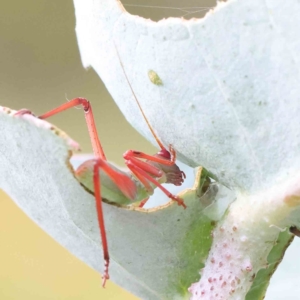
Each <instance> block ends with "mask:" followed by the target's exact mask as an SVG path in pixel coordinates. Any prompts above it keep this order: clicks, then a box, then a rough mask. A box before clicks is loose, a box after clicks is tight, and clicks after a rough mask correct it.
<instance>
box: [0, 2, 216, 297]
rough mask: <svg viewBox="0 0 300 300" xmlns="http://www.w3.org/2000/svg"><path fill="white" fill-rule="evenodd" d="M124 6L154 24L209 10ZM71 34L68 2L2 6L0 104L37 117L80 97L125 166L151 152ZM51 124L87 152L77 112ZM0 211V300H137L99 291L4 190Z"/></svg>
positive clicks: (95, 279)
mask: <svg viewBox="0 0 300 300" xmlns="http://www.w3.org/2000/svg"><path fill="white" fill-rule="evenodd" d="M122 2H123V3H124V4H131V5H126V6H125V7H126V9H127V10H128V11H129V12H130V13H133V14H138V15H141V16H143V17H146V18H151V19H152V20H159V19H161V18H164V17H169V16H173V17H181V16H184V15H185V14H187V13H188V12H189V11H191V12H193V13H191V14H188V15H186V16H185V18H192V17H201V16H203V15H204V13H205V12H206V11H207V10H202V9H201V8H200V7H209V6H213V5H214V4H215V1H204V0H194V1H192V0H186V1H184V6H185V7H199V8H195V9H185V10H184V11H183V10H179V9H177V8H178V7H182V6H183V5H182V4H181V3H182V2H183V1H179V0H176V1H175V0H169V1H167V0H166V1H162V0H160V1H159V0H157V1H154V0H144V1H141V0H140V1H137V0H126V1H125V0H123V1H122ZM132 5H133V6H132ZM135 5H138V7H137V6H135ZM156 6H160V7H164V8H159V7H156ZM74 28H75V19H74V7H73V2H72V1H59V0H52V1H46V0H27V1H2V2H1V5H0V105H1V106H8V107H10V108H13V109H16V110H17V109H21V108H28V109H30V110H32V111H33V112H35V113H36V114H38V115H39V114H42V113H44V112H46V111H48V110H50V109H52V108H54V107H56V106H58V105H60V104H62V103H64V102H65V101H66V99H72V98H74V97H78V96H81V97H86V98H88V99H89V100H90V101H91V102H92V104H93V109H94V113H95V117H96V121H97V127H98V130H99V136H100V138H101V142H102V144H103V147H104V150H105V152H106V154H107V157H108V159H109V160H111V161H114V162H115V163H117V164H119V165H123V159H122V153H123V152H125V151H126V150H127V149H136V150H141V151H145V152H148V153H154V152H156V148H155V147H153V146H152V145H150V144H149V143H148V142H147V141H145V140H144V139H143V138H142V137H141V136H140V135H139V134H138V133H137V132H136V131H135V130H134V129H133V128H131V126H130V125H128V123H127V122H126V120H125V119H124V117H123V116H122V115H121V113H120V111H119V109H118V108H117V107H116V105H115V104H114V102H113V100H112V99H111V97H110V95H109V94H108V92H107V91H106V89H105V87H104V85H103V84H102V82H101V80H100V79H99V78H98V76H97V75H96V74H95V72H94V71H93V70H91V69H90V70H88V71H86V70H85V69H83V67H82V65H81V60H80V55H79V52H78V47H77V41H76V36H75V31H74ZM51 122H52V123H54V124H55V125H57V126H58V127H59V128H61V129H63V130H64V131H66V132H67V133H68V134H69V135H70V136H71V137H72V138H73V139H75V140H76V141H77V142H79V143H80V145H81V148H82V150H83V152H91V149H92V148H91V145H90V141H89V137H88V134H87V129H86V126H85V122H84V115H83V112H82V111H81V110H79V109H72V110H71V111H67V112H64V113H63V114H60V115H58V116H55V117H53V118H51ZM24 138H26V137H24ZM37 176H38V174H37ZM0 208H1V209H0V241H1V251H0V253H1V255H0V266H1V267H0V299H31V300H35V299H135V297H134V296H131V295H130V294H129V293H127V292H125V291H123V290H122V289H121V288H119V287H116V286H115V285H113V284H112V283H110V282H109V283H108V285H107V289H105V290H103V289H102V288H101V285H100V276H99V274H98V273H96V272H95V271H93V270H91V269H90V268H89V267H87V266H85V265H84V264H83V263H81V262H80V261H79V260H77V259H76V258H74V257H73V256H72V255H70V254H69V253H68V252H67V251H66V250H65V249H63V248H62V247H61V246H59V245H58V244H56V243H55V242H54V241H53V240H52V239H51V238H49V237H48V236H47V235H46V234H45V233H43V232H42V231H41V230H40V229H39V228H38V227H37V226H35V225H34V224H33V222H31V221H30V220H29V219H28V218H27V217H26V216H25V215H24V214H23V212H21V211H20V210H19V209H18V208H17V207H16V205H15V204H14V203H13V202H12V201H11V200H10V199H9V198H8V197H7V196H6V195H5V194H4V193H3V192H2V191H0ZM101 296H102V298H101ZM99 297H100V298H99Z"/></svg>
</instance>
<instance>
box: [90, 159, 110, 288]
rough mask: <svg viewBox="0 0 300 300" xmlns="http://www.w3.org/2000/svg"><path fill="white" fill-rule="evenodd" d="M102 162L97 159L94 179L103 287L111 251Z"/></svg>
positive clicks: (107, 276)
mask: <svg viewBox="0 0 300 300" xmlns="http://www.w3.org/2000/svg"><path fill="white" fill-rule="evenodd" d="M100 162H101V159H98V160H96V161H95V165H94V176H93V180H94V191H95V199H96V209H97V217H98V224H99V228H100V234H101V240H102V249H103V257H104V272H103V275H102V287H105V283H106V280H107V279H109V274H108V268H109V253H108V244H107V238H106V231H105V224H104V219H103V208H102V198H101V183H100V176H99V171H100Z"/></svg>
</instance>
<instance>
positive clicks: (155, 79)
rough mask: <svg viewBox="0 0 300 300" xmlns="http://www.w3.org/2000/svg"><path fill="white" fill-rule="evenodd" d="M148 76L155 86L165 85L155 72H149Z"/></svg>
mask: <svg viewBox="0 0 300 300" xmlns="http://www.w3.org/2000/svg"><path fill="white" fill-rule="evenodd" d="M148 76H149V79H150V81H151V82H152V83H153V84H155V85H163V82H162V80H161V79H160V77H159V76H158V75H157V73H156V72H154V71H153V70H149V71H148Z"/></svg>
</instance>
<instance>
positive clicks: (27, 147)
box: [0, 108, 232, 299]
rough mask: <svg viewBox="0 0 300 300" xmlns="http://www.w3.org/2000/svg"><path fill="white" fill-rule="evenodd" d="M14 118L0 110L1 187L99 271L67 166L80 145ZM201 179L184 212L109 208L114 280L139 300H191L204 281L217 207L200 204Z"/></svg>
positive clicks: (87, 216)
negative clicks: (195, 285)
mask: <svg viewBox="0 0 300 300" xmlns="http://www.w3.org/2000/svg"><path fill="white" fill-rule="evenodd" d="M12 112H13V111H11V110H9V109H5V108H1V109H0V131H1V139H0V151H1V155H0V164H1V168H0V188H2V189H3V190H4V191H5V192H6V193H8V194H9V195H10V196H11V198H12V199H14V200H15V201H16V203H17V204H18V206H19V207H21V208H22V209H23V210H24V211H25V212H26V213H27V215H28V216H29V217H30V218H31V219H32V220H34V222H36V223H37V224H38V225H39V226H40V227H41V228H42V229H44V230H45V231H46V232H47V233H48V234H49V235H51V236H52V237H53V238H54V239H55V240H56V241H57V242H59V243H60V244H61V245H63V246H64V247H65V248H67V249H68V250H69V251H70V252H71V253H73V254H74V255H76V256H77V257H78V258H80V259H81V260H83V261H84V262H85V263H86V264H88V265H89V266H91V267H92V268H94V269H96V270H98V271H100V272H101V271H102V270H103V259H102V250H101V245H100V238H99V229H98V224H97V218H96V211H95V201H94V198H93V196H92V195H90V194H89V193H88V192H87V191H86V190H85V189H84V188H83V187H82V186H81V185H80V183H79V182H78V181H77V180H76V178H75V176H74V174H73V172H72V167H71V165H70V163H69V158H70V151H72V150H74V149H78V144H77V143H76V142H74V141H73V140H72V139H70V138H68V137H67V136H66V135H65V134H63V133H62V132H61V131H60V130H59V129H57V128H55V127H53V126H52V125H51V124H49V123H47V122H45V121H42V120H39V119H36V118H35V117H33V116H31V115H25V116H23V117H16V116H13V115H12ZM24 137H26V138H24ZM198 174H200V173H198ZM196 178H197V182H196V184H195V185H194V186H193V180H194V177H192V178H189V179H188V180H190V184H191V185H190V187H191V189H189V190H186V191H185V192H182V193H181V195H182V197H184V200H185V201H186V204H187V206H188V207H187V209H186V210H184V209H183V208H182V207H179V206H178V205H176V204H175V203H169V204H166V205H164V206H161V207H160V208H159V209H157V210H155V209H152V210H151V209H150V210H143V209H134V208H132V209H128V208H124V207H118V206H114V205H109V204H106V203H104V211H105V223H106V227H107V236H108V241H109V249H110V255H111V267H110V274H111V279H112V280H113V281H114V282H116V283H117V284H119V285H120V286H123V287H125V288H126V289H127V290H129V291H131V292H133V293H134V294H135V295H137V296H139V297H140V298H142V299H175V298H176V297H177V298H180V299H182V298H188V291H187V289H188V287H189V286H190V285H191V283H192V282H194V281H197V280H198V279H199V270H200V269H201V267H203V263H204V260H205V258H206V256H207V254H208V251H209V248H210V244H211V235H210V233H211V231H212V229H213V228H214V224H215V222H212V221H211V219H210V218H209V217H208V216H206V215H205V214H204V213H202V212H203V211H205V207H207V206H209V205H210V204H214V203H215V202H214V198H213V197H214V196H215V195H216V193H212V194H211V196H210V197H206V198H204V199H205V202H202V198H201V197H200V198H199V196H198V195H197V192H198V191H197V187H198V182H199V176H196ZM220 190H222V188H221V187H220ZM196 191H197V192H196ZM215 192H217V190H215ZM223 194H224V190H223ZM204 196H205V195H204ZM222 197H223V196H222ZM231 199H232V197H231ZM99 284H100V278H99Z"/></svg>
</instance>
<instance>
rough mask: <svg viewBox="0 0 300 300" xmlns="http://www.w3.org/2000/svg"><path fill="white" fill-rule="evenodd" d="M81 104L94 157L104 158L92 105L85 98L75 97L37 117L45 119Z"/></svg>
mask: <svg viewBox="0 0 300 300" xmlns="http://www.w3.org/2000/svg"><path fill="white" fill-rule="evenodd" d="M78 105H82V106H83V110H84V112H85V120H86V123H87V126H88V131H89V134H90V138H91V142H92V147H93V152H94V154H95V156H96V157H100V158H101V159H104V160H106V157H105V154H104V151H103V148H102V146H101V144H100V141H99V138H98V133H97V129H96V125H95V119H94V115H93V111H92V107H91V105H90V102H89V101H88V100H87V99H85V98H75V99H72V100H70V101H69V102H67V103H64V104H62V105H61V106H59V107H57V108H55V109H53V110H50V111H49V112H47V113H45V114H43V115H41V116H39V119H47V118H49V117H51V116H54V115H56V114H58V113H60V112H62V111H64V110H67V109H69V108H72V107H75V106H78Z"/></svg>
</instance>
